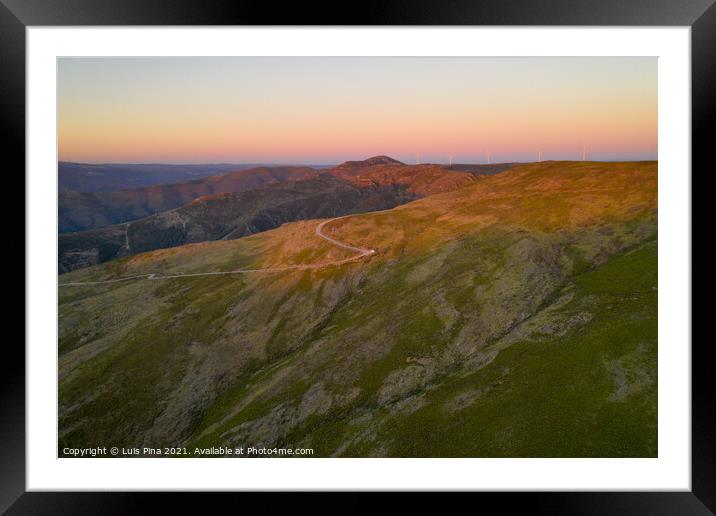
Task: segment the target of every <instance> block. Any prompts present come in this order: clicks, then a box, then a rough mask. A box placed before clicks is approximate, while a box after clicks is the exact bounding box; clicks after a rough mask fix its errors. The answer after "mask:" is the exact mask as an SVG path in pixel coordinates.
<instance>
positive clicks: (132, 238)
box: [59, 156, 508, 272]
mask: <svg viewBox="0 0 716 516" xmlns="http://www.w3.org/2000/svg"><path fill="white" fill-rule="evenodd" d="M505 168H508V167H505ZM486 172H487V173H493V172H494V170H493V169H488V170H486ZM479 175H480V174H479V171H478V172H475V171H470V172H462V171H453V170H451V169H450V168H449V167H446V166H443V165H428V164H426V165H405V164H403V163H401V162H399V161H397V160H394V159H392V158H389V157H387V156H376V157H374V158H369V159H367V160H364V161H349V162H346V163H343V164H341V165H338V166H336V167H333V168H330V169H327V170H325V171H318V170H315V169H312V168H309V167H289V166H281V167H257V168H252V169H248V170H241V171H237V172H232V173H229V174H224V175H218V176H210V177H206V178H202V179H197V180H193V181H187V182H181V183H174V184H166V185H155V186H149V187H143V188H134V189H128V190H119V191H115V192H95V193H80V192H61V193H60V200H59V229H60V232H61V233H63V232H64V234H61V235H60V238H59V269H60V272H67V271H69V270H73V269H76V268H79V267H86V266H89V265H94V264H96V263H102V262H104V261H107V260H110V259H112V258H115V257H118V256H124V255H128V254H135V253H138V252H144V251H149V250H153V249H159V248H164V247H174V246H177V245H183V244H186V243H192V242H202V241H207V240H217V239H232V238H239V237H241V236H245V235H248V234H252V233H257V232H261V231H265V230H267V229H272V228H275V227H278V226H280V225H281V224H283V223H284V222H288V221H295V220H301V219H308V218H319V217H329V216H337V215H344V214H347V213H358V212H366V211H374V210H379V209H385V208H390V207H393V206H397V205H399V204H403V203H405V202H408V201H411V200H414V199H417V198H419V197H424V196H426V195H432V194H435V193H442V192H448V191H452V190H455V189H457V188H460V187H462V186H464V185H466V184H469V183H472V182H475V181H477V178H478V177H479ZM87 229H89V230H87ZM82 230H87V231H82ZM70 231H76V232H75V233H68V232H70Z"/></svg>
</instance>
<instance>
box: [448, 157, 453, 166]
mask: <svg viewBox="0 0 716 516" xmlns="http://www.w3.org/2000/svg"><path fill="white" fill-rule="evenodd" d="M448 161H449V162H450V166H451V167H452V154H448Z"/></svg>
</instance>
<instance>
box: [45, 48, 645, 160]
mask: <svg viewBox="0 0 716 516" xmlns="http://www.w3.org/2000/svg"><path fill="white" fill-rule="evenodd" d="M58 134H59V142H58V143H59V155H60V159H61V160H67V161H81V162H171V163H201V162H219V161H220V162H235V163H239V162H271V163H281V162H284V163H314V164H318V163H337V162H341V161H344V160H347V159H363V158H365V157H368V156H371V155H375V154H387V155H390V156H393V157H395V158H397V159H400V160H402V161H406V162H414V161H415V160H416V155H417V154H418V153H420V156H421V161H422V162H428V161H432V162H445V161H447V160H448V156H449V155H452V157H453V161H454V162H484V161H485V160H486V154H487V152H488V151H489V152H490V154H491V159H492V162H497V161H535V160H536V159H537V151H538V150H539V149H541V150H542V159H578V158H579V157H580V153H581V150H582V148H583V147H585V148H586V149H587V150H588V154H587V156H588V158H590V159H596V160H635V159H656V157H657V60H656V58H624V57H618V58H464V57H456V58H451V57H442V58H410V57H408V58H405V57H396V58H374V57H371V58H353V57H337V58H333V57H329V58H322V57H320V58H319V57H316V58H312V57H228V58H227V57H199V58H164V57H160V58H60V59H58Z"/></svg>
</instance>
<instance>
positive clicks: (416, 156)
mask: <svg viewBox="0 0 716 516" xmlns="http://www.w3.org/2000/svg"><path fill="white" fill-rule="evenodd" d="M415 164H416V165H420V153H419V152H418V153H417V154H416V155H415Z"/></svg>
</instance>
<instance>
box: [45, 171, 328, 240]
mask: <svg viewBox="0 0 716 516" xmlns="http://www.w3.org/2000/svg"><path fill="white" fill-rule="evenodd" d="M316 177H318V172H317V171H316V170H314V169H312V168H308V167H283V166H279V167H255V168H251V169H247V170H238V171H234V172H230V173H225V174H222V175H213V176H209V177H204V178H201V179H194V180H192V181H184V182H179V183H170V184H162V185H153V186H145V187H140V188H131V189H125V190H116V191H112V192H76V191H60V193H59V199H58V203H59V213H58V217H59V219H58V226H59V232H60V233H67V232H71V231H84V230H87V229H94V228H100V227H103V226H108V225H110V224H117V223H121V222H126V221H129V220H136V219H140V218H142V217H146V216H147V215H151V214H153V213H157V212H160V211H164V210H170V209H172V208H176V207H178V206H181V205H183V204H186V203H188V202H191V201H193V200H194V199H196V198H197V197H201V196H205V195H214V194H221V193H227V192H236V191H243V190H250V189H253V188H261V187H263V186H266V185H269V184H273V183H280V182H282V181H295V180H299V179H313V178H316Z"/></svg>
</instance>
